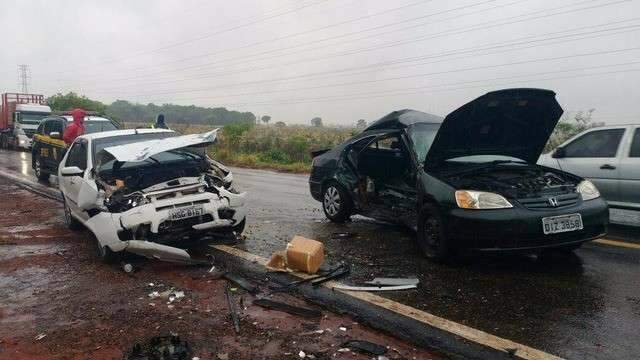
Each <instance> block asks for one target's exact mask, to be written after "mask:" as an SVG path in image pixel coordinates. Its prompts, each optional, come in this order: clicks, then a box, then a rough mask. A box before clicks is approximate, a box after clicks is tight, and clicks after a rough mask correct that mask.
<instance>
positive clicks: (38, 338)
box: [35, 334, 47, 341]
mask: <svg viewBox="0 0 640 360" xmlns="http://www.w3.org/2000/svg"><path fill="white" fill-rule="evenodd" d="M46 336H47V334H38V335H37V336H36V337H35V340H36V341H39V340H42V339H44V338H45V337H46Z"/></svg>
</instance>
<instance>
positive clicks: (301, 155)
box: [125, 123, 360, 173]
mask: <svg viewBox="0 0 640 360" xmlns="http://www.w3.org/2000/svg"><path fill="white" fill-rule="evenodd" d="M170 126H171V128H172V129H173V130H176V131H178V132H180V133H182V134H193V133H200V132H206V131H209V130H211V129H214V128H216V127H221V128H222V130H221V131H220V133H219V139H218V142H217V143H216V144H215V145H214V146H212V147H211V148H210V150H209V152H210V155H211V157H212V158H214V159H216V160H218V161H220V162H222V163H224V164H226V165H233V166H240V167H248V168H256V169H272V170H278V171H286V172H296V173H306V172H309V171H310V170H311V160H312V159H311V151H313V150H320V149H326V148H332V147H334V146H336V145H338V144H340V143H342V142H343V141H344V140H346V139H348V138H350V137H351V136H353V135H355V134H357V133H358V132H359V131H360V130H358V129H355V128H335V127H312V126H305V125H288V126H282V127H280V126H276V125H256V124H250V123H238V124H231V125H225V126H224V127H223V126H215V125H211V126H208V125H188V124H178V125H172V124H170ZM125 127H126V128H135V127H147V124H139V123H125Z"/></svg>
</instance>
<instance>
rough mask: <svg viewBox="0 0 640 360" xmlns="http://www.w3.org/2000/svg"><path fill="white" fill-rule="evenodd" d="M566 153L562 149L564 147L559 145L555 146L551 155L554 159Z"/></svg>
mask: <svg viewBox="0 0 640 360" xmlns="http://www.w3.org/2000/svg"><path fill="white" fill-rule="evenodd" d="M566 155H567V154H566V151H565V150H564V148H563V147H559V148H556V149H555V150H554V151H553V154H551V157H552V158H554V159H561V158H563V157H565V156H566Z"/></svg>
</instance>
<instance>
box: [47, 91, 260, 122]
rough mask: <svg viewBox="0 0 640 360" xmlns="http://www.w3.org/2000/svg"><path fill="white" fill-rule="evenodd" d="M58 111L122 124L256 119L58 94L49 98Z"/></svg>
mask: <svg viewBox="0 0 640 360" xmlns="http://www.w3.org/2000/svg"><path fill="white" fill-rule="evenodd" d="M47 103H48V104H49V106H50V107H51V109H52V110H54V111H68V110H71V109H74V108H77V107H80V108H83V109H85V110H89V111H96V112H98V113H99V114H101V115H106V116H108V117H111V118H113V119H115V120H118V121H125V122H139V123H150V122H153V121H154V120H155V118H156V116H157V115H158V114H164V116H165V119H166V121H167V123H168V124H208V125H227V124H233V123H254V122H255V121H256V116H255V115H254V114H253V113H251V112H239V111H230V110H227V109H226V108H223V107H216V108H205V107H200V106H195V105H189V106H183V105H174V104H163V105H156V104H152V103H150V104H146V105H145V104H138V103H131V102H129V101H126V100H116V101H114V102H113V103H111V104H109V105H105V104H103V103H102V102H100V101H96V100H91V99H89V98H87V97H86V96H84V95H78V94H76V93H74V92H69V93H67V94H61V93H58V94H56V95H53V96H50V97H49V98H47Z"/></svg>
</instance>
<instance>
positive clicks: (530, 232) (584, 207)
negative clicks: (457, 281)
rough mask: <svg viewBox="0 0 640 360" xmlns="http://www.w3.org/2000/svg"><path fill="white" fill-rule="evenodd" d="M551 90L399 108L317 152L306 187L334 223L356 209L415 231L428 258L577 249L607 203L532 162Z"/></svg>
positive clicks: (551, 105)
mask: <svg viewBox="0 0 640 360" xmlns="http://www.w3.org/2000/svg"><path fill="white" fill-rule="evenodd" d="M562 112H563V111H562V108H561V107H560V105H559V104H558V102H557V101H556V99H555V93H554V92H553V91H549V90H542V89H507V90H500V91H494V92H490V93H487V94H485V95H483V96H481V97H479V98H477V99H475V100H473V101H471V102H469V103H467V104H465V105H463V106H462V107H460V108H459V109H457V110H455V111H454V112H452V113H451V114H449V115H448V116H447V117H445V118H444V119H443V118H441V117H438V116H435V115H431V114H427V113H423V112H420V111H415V110H400V111H394V112H392V113H390V114H388V115H387V116H384V117H383V118H381V119H379V120H377V121H375V122H374V123H372V124H371V125H370V126H369V127H368V128H366V129H365V130H364V131H363V132H362V133H361V134H359V135H357V136H355V137H353V138H351V139H349V140H347V141H346V142H344V143H343V144H341V145H339V146H337V147H335V148H334V149H331V150H326V151H317V152H314V154H313V155H314V159H313V169H312V171H311V175H310V178H309V186H310V190H311V194H312V196H313V198H314V199H316V200H318V201H320V202H322V207H323V209H324V212H325V214H326V216H327V218H329V219H330V220H331V221H334V222H344V221H346V220H348V219H349V217H350V216H351V215H353V214H362V215H364V216H367V217H371V218H374V219H378V220H383V221H387V222H395V223H400V224H403V225H406V226H409V227H411V228H413V229H415V230H416V232H417V241H418V244H419V245H420V248H421V249H422V250H423V252H424V253H425V254H426V255H427V256H428V257H430V258H433V259H436V260H444V259H447V258H448V257H450V256H451V255H454V254H456V253H459V252H461V251H462V250H474V251H484V252H499V251H504V252H508V251H513V252H541V251H543V250H556V251H560V252H565V253H568V252H571V251H573V250H574V249H577V248H578V247H580V245H582V243H584V242H586V241H590V240H593V239H596V238H598V237H602V236H604V235H605V234H606V230H607V225H608V208H607V204H606V203H605V201H604V200H603V199H602V198H601V197H600V193H599V192H598V189H597V188H596V187H595V186H594V185H593V184H592V183H591V182H589V181H588V180H585V179H583V178H581V177H579V176H576V175H572V174H569V173H566V172H563V171H560V170H556V169H552V168H548V167H544V166H540V165H536V161H537V160H538V157H539V156H540V154H541V152H542V150H543V148H544V145H545V143H546V142H547V140H548V139H549V136H550V135H551V133H552V131H553V129H554V127H555V126H556V123H557V122H558V120H559V119H560V116H561V115H562Z"/></svg>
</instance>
